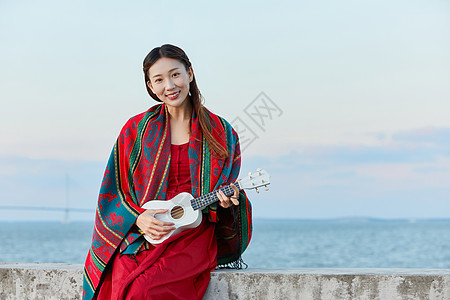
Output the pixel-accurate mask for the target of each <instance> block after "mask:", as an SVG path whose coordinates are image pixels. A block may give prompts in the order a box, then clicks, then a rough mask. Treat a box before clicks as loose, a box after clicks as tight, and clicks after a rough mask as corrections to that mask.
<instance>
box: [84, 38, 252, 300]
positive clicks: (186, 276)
mask: <svg viewBox="0 0 450 300" xmlns="http://www.w3.org/2000/svg"><path fill="white" fill-rule="evenodd" d="M143 70H144V76H145V83H146V87H147V91H148V93H149V94H150V96H151V97H152V98H153V99H155V100H156V101H158V102H161V104H158V105H155V106H153V107H151V108H150V109H149V110H147V111H146V112H144V113H142V114H139V115H137V116H134V117H132V118H131V119H130V120H129V121H128V122H127V123H126V124H125V126H124V127H123V128H122V130H121V132H120V135H119V138H118V139H117V141H116V144H115V146H114V148H113V151H112V153H111V156H110V158H109V161H108V165H107V167H106V171H105V176H104V178H103V181H102V186H101V189H100V195H99V201H98V207H97V212H96V220H95V227H94V236H93V241H92V246H91V248H90V251H89V253H88V256H87V258H86V263H85V269H84V280H83V299H93V298H96V299H202V298H203V295H204V293H205V292H206V288H207V286H208V283H209V280H210V272H211V271H212V270H214V269H215V268H216V267H217V266H219V267H220V266H225V267H234V268H240V267H241V262H242V261H241V254H242V253H243V251H244V250H245V249H246V248H247V246H248V243H249V242H250V238H251V231H252V224H251V206H250V202H249V201H248V199H247V196H246V195H245V193H244V192H243V191H241V192H239V190H238V189H237V188H235V187H234V188H233V190H234V194H233V195H231V197H228V196H226V195H225V194H223V193H218V194H217V197H218V198H219V202H216V203H214V204H212V205H210V206H209V207H207V208H205V209H204V210H203V221H202V223H201V224H200V225H199V226H198V227H197V228H193V229H189V230H186V231H183V232H181V233H179V234H177V235H174V236H171V237H170V238H168V239H167V240H165V241H164V242H162V243H161V244H159V245H158V246H153V245H152V244H150V243H148V242H147V241H146V240H145V238H144V236H143V235H144V234H145V235H148V236H150V237H152V238H153V239H155V240H158V239H161V238H162V237H164V236H165V235H166V234H167V233H168V232H170V231H171V230H173V225H174V224H173V223H169V222H162V221H159V220H158V219H156V218H155V214H160V213H164V212H166V211H164V210H151V209H148V210H145V209H143V208H141V207H142V205H143V204H144V203H146V202H147V201H151V200H154V199H165V200H169V199H171V198H173V197H174V196H176V195H177V194H178V193H180V192H189V193H191V194H192V195H193V196H194V197H199V196H201V195H204V194H207V193H209V192H212V191H215V190H217V189H219V188H221V187H223V186H225V185H229V184H230V183H232V182H234V181H235V180H236V179H237V176H238V174H239V169H240V148H239V141H238V136H237V134H236V132H235V131H234V130H233V128H232V127H231V126H230V124H229V123H228V122H227V121H226V120H224V119H223V118H221V117H219V116H217V115H215V114H213V113H211V112H210V111H208V110H207V109H206V108H205V107H204V106H203V105H202V103H201V94H200V91H199V89H198V87H197V83H196V81H195V76H194V72H193V69H192V66H191V63H190V61H189V59H188V57H187V56H186V54H185V53H184V51H183V50H181V49H180V48H178V47H176V46H173V45H167V44H166V45H163V46H161V47H157V48H155V49H153V50H152V51H151V52H150V53H149V54H148V55H147V56H146V58H145V59H144V64H143ZM217 204H218V205H217Z"/></svg>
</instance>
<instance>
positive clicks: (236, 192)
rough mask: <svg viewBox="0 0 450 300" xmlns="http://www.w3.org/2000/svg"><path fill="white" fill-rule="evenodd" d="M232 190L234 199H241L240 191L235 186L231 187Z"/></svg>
mask: <svg viewBox="0 0 450 300" xmlns="http://www.w3.org/2000/svg"><path fill="white" fill-rule="evenodd" d="M231 188H232V189H233V191H234V195H233V197H238V198H239V189H238V188H237V187H235V186H234V185H231Z"/></svg>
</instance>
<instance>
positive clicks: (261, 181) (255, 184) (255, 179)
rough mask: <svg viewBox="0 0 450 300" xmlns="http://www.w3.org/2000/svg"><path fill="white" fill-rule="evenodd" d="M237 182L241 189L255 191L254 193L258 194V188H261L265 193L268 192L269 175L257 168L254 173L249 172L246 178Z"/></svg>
mask: <svg viewBox="0 0 450 300" xmlns="http://www.w3.org/2000/svg"><path fill="white" fill-rule="evenodd" d="M238 182H239V186H240V188H241V189H256V192H257V193H259V190H258V188H259V187H262V186H264V189H265V190H266V191H267V190H269V187H268V185H269V184H270V175H269V173H267V171H265V170H261V169H259V168H258V169H256V172H254V173H251V172H249V173H248V176H247V177H245V178H243V179H242V180H240V181H238Z"/></svg>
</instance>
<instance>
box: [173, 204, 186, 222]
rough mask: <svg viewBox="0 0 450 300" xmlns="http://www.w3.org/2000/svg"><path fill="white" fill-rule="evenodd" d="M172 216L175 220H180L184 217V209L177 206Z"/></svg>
mask: <svg viewBox="0 0 450 300" xmlns="http://www.w3.org/2000/svg"><path fill="white" fill-rule="evenodd" d="M170 215H171V216H172V218H174V219H179V218H181V217H182V216H183V215H184V209H183V208H182V207H181V206H175V207H174V208H172V211H171V212H170Z"/></svg>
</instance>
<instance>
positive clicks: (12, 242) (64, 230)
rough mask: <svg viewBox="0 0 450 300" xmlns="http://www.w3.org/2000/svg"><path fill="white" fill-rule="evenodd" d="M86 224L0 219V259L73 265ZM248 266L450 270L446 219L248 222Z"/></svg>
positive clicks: (85, 244) (81, 253) (81, 255)
mask: <svg viewBox="0 0 450 300" xmlns="http://www.w3.org/2000/svg"><path fill="white" fill-rule="evenodd" d="M92 228H93V226H92V224H91V223H75V222H74V223H70V224H60V223H0V240H1V241H2V242H1V243H0V262H42V263H50V262H56V263H77V264H82V263H84V260H85V258H86V254H87V251H88V248H89V246H90V241H91V237H92ZM243 258H244V261H245V262H246V263H247V264H248V266H249V267H251V268H270V269H278V268H433V269H450V220H435V221H416V222H410V221H406V220H404V221H402V220H397V221H386V220H384V221H380V220H359V219H350V220H323V221H305V220H268V219H256V220H254V232H253V238H252V241H251V243H250V246H249V248H248V249H247V250H246V252H245V253H244V256H243Z"/></svg>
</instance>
